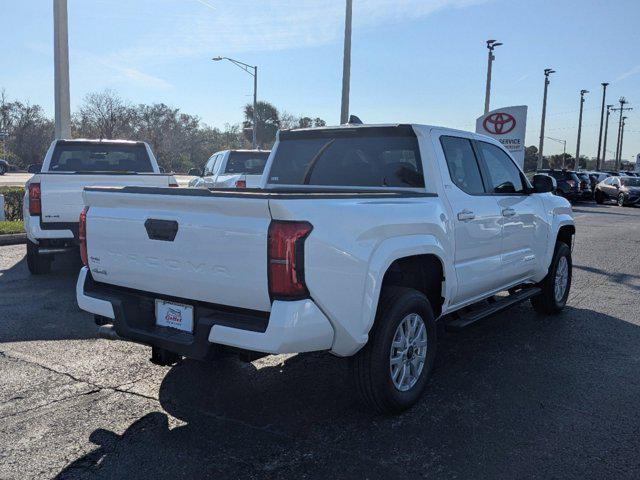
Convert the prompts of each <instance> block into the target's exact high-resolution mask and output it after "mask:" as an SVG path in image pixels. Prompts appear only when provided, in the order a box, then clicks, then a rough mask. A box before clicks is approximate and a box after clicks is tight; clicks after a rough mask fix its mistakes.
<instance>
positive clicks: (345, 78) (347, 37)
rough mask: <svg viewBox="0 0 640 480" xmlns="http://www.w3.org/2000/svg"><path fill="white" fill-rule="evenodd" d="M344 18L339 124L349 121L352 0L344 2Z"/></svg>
mask: <svg viewBox="0 0 640 480" xmlns="http://www.w3.org/2000/svg"><path fill="white" fill-rule="evenodd" d="M346 2H347V5H346V12H345V16H344V55H343V57H342V103H341V105H340V124H341V125H342V124H345V123H347V122H348V121H349V88H350V84H351V13H352V10H353V0H346Z"/></svg>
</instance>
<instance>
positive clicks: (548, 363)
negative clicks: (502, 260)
mask: <svg viewBox="0 0 640 480" xmlns="http://www.w3.org/2000/svg"><path fill="white" fill-rule="evenodd" d="M574 211H575V214H576V219H577V229H578V235H577V238H576V244H575V249H574V258H573V261H574V280H573V287H572V293H571V296H570V300H569V305H568V307H567V309H566V310H565V311H564V312H563V313H562V314H561V315H560V316H558V317H552V318H544V317H539V316H537V315H536V314H535V313H534V311H533V309H532V308H531V307H530V305H529V304H528V303H526V304H522V305H520V306H518V307H517V308H515V309H513V310H511V311H508V312H505V313H503V314H500V315H497V316H495V317H493V318H491V319H489V320H487V321H485V322H484V323H482V324H481V325H477V326H475V327H473V328H471V329H468V330H465V331H463V332H462V333H446V334H444V335H443V336H441V338H440V346H439V354H438V358H437V360H436V366H435V370H434V375H433V377H432V379H431V381H430V384H429V387H428V390H427V392H426V394H425V395H424V397H423V398H422V400H421V401H420V403H419V404H418V405H417V406H416V407H415V408H413V409H412V410H410V411H409V412H407V413H405V414H404V415H401V416H398V417H376V416H372V415H370V414H368V413H366V412H365V411H363V410H362V408H361V407H360V405H359V404H358V403H357V402H356V400H355V398H354V396H353V393H352V388H351V383H350V378H349V375H348V373H349V372H348V368H347V363H346V362H345V361H344V360H340V359H338V358H334V357H332V356H330V355H327V354H310V355H297V356H277V357H267V358H264V359H261V360H258V361H256V362H254V363H252V364H243V363H240V362H238V361H235V360H225V361H223V362H220V363H216V364H201V363H198V362H195V361H189V360H187V361H184V362H182V363H180V364H179V365H177V366H174V367H158V366H154V365H152V364H151V363H149V362H148V361H147V360H148V358H149V356H150V352H149V350H148V349H147V348H145V347H141V346H138V345H133V344H129V343H124V342H108V341H106V340H97V339H95V338H94V335H95V331H96V327H95V325H94V324H93V321H92V318H91V317H90V316H89V315H88V314H85V313H83V312H81V311H80V310H79V309H78V307H77V306H76V304H75V291H74V286H75V280H76V274H77V271H78V268H79V264H78V261H77V260H76V259H74V258H66V259H62V260H56V262H55V263H54V268H53V271H52V273H51V274H49V275H46V276H42V277H32V276H30V275H29V273H28V272H27V267H26V262H25V259H24V255H25V247H24V245H16V246H4V247H0V272H1V273H0V292H1V300H0V304H1V306H2V308H1V310H0V311H1V321H0V369H1V372H2V374H1V375H0V478H2V479H13V478H16V479H17V478H20V479H22V478H50V477H56V476H58V477H59V478H119V479H122V478H176V477H185V478H205V477H212V478H234V479H235V478H371V479H374V478H386V479H388V478H426V477H428V478H431V479H433V478H580V479H584V478H594V479H596V478H597V479H603V478H616V479H620V478H629V479H637V478H640V454H639V453H638V452H639V451H640V450H639V448H640V413H639V412H640V375H639V372H640V302H639V301H638V299H639V297H640V208H619V207H615V206H613V205H602V206H597V205H595V204H584V205H577V206H576V207H575V209H574Z"/></svg>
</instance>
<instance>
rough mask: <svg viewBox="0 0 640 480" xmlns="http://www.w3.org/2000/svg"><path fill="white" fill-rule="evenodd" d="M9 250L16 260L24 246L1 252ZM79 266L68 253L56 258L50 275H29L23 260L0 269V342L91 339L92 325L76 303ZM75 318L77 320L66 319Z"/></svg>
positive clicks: (22, 253)
mask: <svg viewBox="0 0 640 480" xmlns="http://www.w3.org/2000/svg"><path fill="white" fill-rule="evenodd" d="M10 250H11V252H10V254H11V255H15V256H16V257H18V258H20V256H23V255H24V252H25V247H24V245H15V246H12V247H3V253H4V252H9V251H10ZM2 265H3V266H4V259H3V264H2ZM80 267H81V263H80V259H79V257H78V256H77V254H75V252H71V253H69V254H65V255H59V256H57V257H56V259H55V260H54V262H53V267H52V269H51V273H47V274H44V275H31V274H30V273H29V270H28V269H27V261H26V258H24V257H23V258H21V260H19V261H18V262H16V263H14V264H12V265H11V266H10V267H8V268H3V269H0V291H2V300H0V308H1V309H2V321H1V322H0V343H5V342H26V341H34V340H74V339H86V338H95V325H93V322H90V321H89V322H88V321H87V317H86V314H85V313H84V312H82V311H81V310H80V309H79V308H78V306H77V304H76V289H75V285H76V280H77V278H78V272H79V271H80ZM76 316H77V321H75V320H74V318H69V317H76Z"/></svg>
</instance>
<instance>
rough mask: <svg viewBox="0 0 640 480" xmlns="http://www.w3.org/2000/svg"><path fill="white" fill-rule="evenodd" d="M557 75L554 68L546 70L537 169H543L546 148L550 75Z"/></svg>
mask: <svg viewBox="0 0 640 480" xmlns="http://www.w3.org/2000/svg"><path fill="white" fill-rule="evenodd" d="M552 73H556V71H555V70H553V69H552V68H545V69H544V96H543V97H542V121H541V123H540V147H539V148H538V165H537V169H538V170H540V169H541V168H542V149H543V147H544V122H545V119H546V116H547V89H548V88H549V83H550V81H549V75H551V74H552Z"/></svg>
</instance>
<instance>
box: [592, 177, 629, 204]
mask: <svg viewBox="0 0 640 480" xmlns="http://www.w3.org/2000/svg"><path fill="white" fill-rule="evenodd" d="M595 199H596V202H597V203H599V204H602V203H604V201H605V200H615V201H616V202H617V203H618V206H620V207H624V206H626V205H635V204H637V203H638V201H640V178H638V177H629V176H623V177H617V176H616V177H609V178H606V179H605V180H604V181H603V182H600V183H599V184H598V186H597V187H596V192H595Z"/></svg>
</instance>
